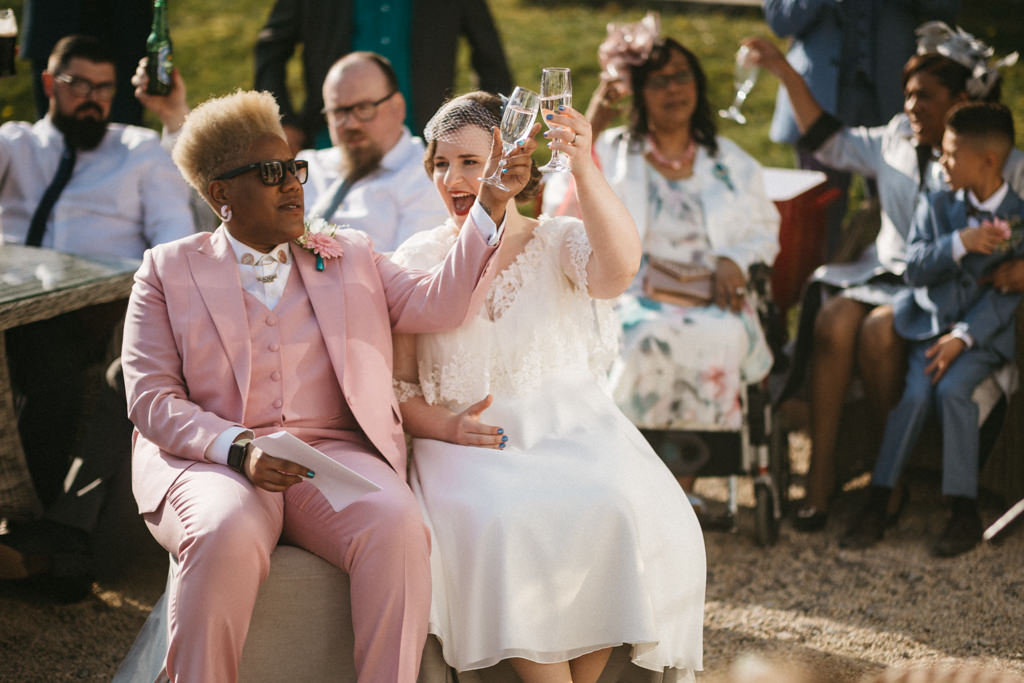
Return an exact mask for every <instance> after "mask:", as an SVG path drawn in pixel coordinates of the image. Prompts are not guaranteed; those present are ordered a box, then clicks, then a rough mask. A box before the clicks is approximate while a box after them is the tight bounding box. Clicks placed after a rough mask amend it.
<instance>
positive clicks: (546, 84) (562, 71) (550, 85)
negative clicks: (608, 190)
mask: <svg viewBox="0 0 1024 683" xmlns="http://www.w3.org/2000/svg"><path fill="white" fill-rule="evenodd" d="M559 106H564V107H571V106H572V80H571V78H570V77H569V69H566V68H563V67H549V68H546V69H542V70H541V72H540V111H541V116H542V117H544V123H546V124H547V127H548V128H549V129H552V128H557V127H558V126H555V125H554V124H552V123H551V122H550V121H548V114H557V113H558V107H559ZM568 170H570V168H569V163H568V162H567V161H566V159H565V156H564V155H563V154H562V153H561V152H558V151H555V150H553V151H552V152H551V160H550V161H549V162H548V163H547V164H545V165H543V166H541V167H540V172H541V173H559V172H561V171H568Z"/></svg>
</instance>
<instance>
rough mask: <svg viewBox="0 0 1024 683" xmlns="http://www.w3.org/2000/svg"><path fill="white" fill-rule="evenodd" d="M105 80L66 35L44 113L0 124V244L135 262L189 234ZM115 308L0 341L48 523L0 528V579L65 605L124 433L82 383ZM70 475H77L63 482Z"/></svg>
mask: <svg viewBox="0 0 1024 683" xmlns="http://www.w3.org/2000/svg"><path fill="white" fill-rule="evenodd" d="M115 80H116V76H115V68H114V58H113V55H112V54H111V53H110V51H109V49H108V48H107V47H106V46H105V45H103V44H102V43H100V42H99V41H98V40H97V39H95V38H92V37H88V36H68V37H66V38H64V39H62V40H61V41H59V42H58V43H57V45H56V46H55V47H54V50H53V53H52V54H51V55H50V60H49V63H48V66H47V70H46V71H45V72H43V74H42V82H43V87H44V89H45V91H46V93H47V95H48V97H49V100H50V106H49V112H48V113H47V115H46V116H45V117H43V118H42V119H41V120H39V121H38V122H36V123H35V124H30V123H26V122H9V123H5V124H4V125H3V126H0V225H2V227H0V234H2V237H3V242H5V243H10V244H27V245H29V246H41V247H48V248H51V249H56V250H58V251H63V252H67V253H71V254H76V255H80V256H87V257H88V256H120V257H128V258H141V257H142V254H143V252H144V251H145V250H146V249H148V248H149V247H152V246H155V245H156V244H160V243H163V242H169V241H172V240H175V239H178V238H181V237H185V236H187V235H189V234H191V233H193V232H194V231H195V229H194V226H193V217H192V212H191V210H190V205H189V197H190V191H189V189H188V187H187V185H185V182H184V180H183V178H182V177H181V174H180V173H179V172H178V169H177V168H176V167H175V166H174V164H173V162H172V161H171V159H170V155H169V154H168V153H167V152H166V151H165V150H164V149H163V148H162V147H161V145H160V139H159V137H158V136H157V134H156V133H154V132H153V131H151V130H148V129H146V128H139V127H136V126H126V125H121V124H114V123H110V121H109V119H110V108H111V101H112V99H113V96H114V89H115ZM124 309H125V303H124V302H114V303H112V304H106V305H102V306H94V307H91V308H88V309H83V310H81V311H76V312H72V313H68V314H65V315H61V316H58V317H56V318H51V319H49V320H43V321H39V322H36V323H32V324H30V325H24V326H22V327H18V328H14V329H11V330H8V332H7V334H6V344H7V352H8V353H7V355H8V362H9V367H10V374H11V384H12V386H13V389H14V391H15V396H16V397H17V402H18V404H19V405H20V410H19V415H18V431H19V434H20V436H21V440H22V445H23V447H24V450H25V459H26V462H27V464H28V466H29V470H30V472H31V474H32V480H33V484H34V485H35V488H36V492H37V494H38V495H39V498H40V500H41V501H42V502H43V505H44V507H45V508H46V510H47V512H46V514H45V516H44V517H43V518H42V519H39V520H32V521H28V522H18V521H7V520H0V579H9V578H23V577H25V576H28V575H32V574H37V573H47V572H49V573H51V574H53V575H54V576H56V577H59V578H61V579H66V581H65V582H63V583H62V584H59V587H60V589H61V590H62V591H65V594H64V597H66V598H73V597H80V596H81V595H83V594H84V593H85V592H86V591H87V590H88V587H89V583H90V581H89V575H90V573H91V563H90V560H89V536H90V533H91V532H92V530H93V528H94V526H95V523H96V521H97V518H98V516H99V511H100V508H101V507H102V504H103V502H104V499H105V496H106V493H107V485H106V482H108V481H109V479H110V478H111V477H113V476H114V474H115V473H116V472H117V471H118V469H119V468H120V467H122V466H123V464H124V463H125V462H127V455H128V451H129V447H130V434H131V431H130V423H128V421H127V419H126V413H127V410H126V407H125V399H124V393H123V391H122V392H120V393H118V392H116V391H114V390H113V388H111V387H108V386H100V387H95V386H94V385H96V384H101V383H99V382H90V381H89V379H88V378H89V377H90V376H91V375H90V372H91V368H94V367H96V366H99V367H102V365H103V364H106V363H108V362H109V361H110V360H111V359H112V358H113V357H114V356H115V355H116V352H111V351H110V349H112V348H114V347H115V346H117V342H116V340H114V339H113V338H114V337H115V336H118V335H117V330H118V329H119V327H120V322H121V320H122V319H123V316H124ZM87 387H93V388H92V389H91V391H90V392H89V393H90V394H91V395H92V400H90V401H89V403H88V405H86V403H85V402H84V401H83V396H84V395H85V394H86V393H87ZM85 408H88V409H89V410H88V412H89V415H88V416H87V417H85V416H83V409H85ZM79 424H81V425H82V426H83V430H82V431H79ZM78 457H80V458H81V461H79V462H78V463H77V464H72V462H74V461H75V460H76V458H78ZM69 467H70V468H71V470H73V471H74V472H75V473H76V475H75V476H68V477H67V478H65V474H66V473H67V472H68V471H69Z"/></svg>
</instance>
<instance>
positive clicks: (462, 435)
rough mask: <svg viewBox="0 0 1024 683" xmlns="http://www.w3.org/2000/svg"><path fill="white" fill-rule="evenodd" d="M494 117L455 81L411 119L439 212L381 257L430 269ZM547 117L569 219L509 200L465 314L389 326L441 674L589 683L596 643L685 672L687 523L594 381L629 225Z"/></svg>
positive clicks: (699, 570) (599, 649)
mask: <svg viewBox="0 0 1024 683" xmlns="http://www.w3.org/2000/svg"><path fill="white" fill-rule="evenodd" d="M500 117H501V101H500V100H499V99H498V98H496V97H494V96H493V95H488V94H485V93H470V94H469V95H463V96H462V97H459V98H456V99H454V100H452V101H451V102H449V103H447V104H446V105H444V106H443V107H442V108H441V109H440V110H439V111H438V113H437V114H436V115H435V116H434V118H433V119H432V120H431V121H430V123H428V124H427V129H426V135H425V137H426V138H427V141H428V147H427V154H426V157H425V163H426V166H427V170H428V171H429V172H431V173H432V177H433V179H434V183H435V186H436V187H437V189H438V192H439V193H440V194H441V197H442V198H443V200H444V202H445V204H446V205H447V206H448V210H449V215H450V219H449V221H448V222H446V223H445V224H444V225H441V226H439V227H438V228H436V229H434V230H431V231H428V232H424V233H419V234H417V235H414V236H413V237H412V238H410V239H409V240H408V241H407V242H406V243H405V244H403V245H402V246H401V247H400V248H399V249H398V251H397V252H396V253H395V255H394V257H393V258H394V260H395V261H397V262H399V263H402V264H405V265H410V266H414V267H421V268H430V267H433V266H435V265H436V264H438V263H440V261H441V260H442V259H443V257H444V255H445V253H446V252H447V251H448V249H449V247H450V246H451V245H452V244H454V242H455V237H456V234H457V232H458V230H459V229H460V227H461V226H462V224H463V222H464V221H465V218H466V216H467V215H468V213H469V212H470V210H471V206H472V205H473V203H474V201H475V199H476V195H477V191H478V189H479V187H480V181H479V176H481V175H483V173H482V172H483V169H484V166H485V164H486V162H487V160H488V157H489V156H490V155H491V154H492V153H493V154H496V153H497V150H498V148H496V147H493V148H492V145H495V144H496V142H495V141H496V138H493V139H492V134H491V133H490V132H489V130H490V129H491V127H492V126H498V124H499V121H500ZM552 123H555V124H558V125H559V126H562V127H561V128H556V129H552V131H549V133H546V135H547V136H549V139H550V140H551V141H552V143H551V145H550V146H551V147H552V149H557V150H559V151H562V152H564V153H566V154H567V155H568V156H569V157H570V160H571V162H572V167H573V171H572V173H573V175H574V176H575V180H576V187H577V191H578V196H579V205H580V208H581V210H582V216H583V220H582V222H581V221H580V220H578V219H575V218H547V217H542V218H541V219H540V220H539V221H538V220H534V219H530V218H526V217H524V216H521V215H520V214H519V213H518V212H517V211H516V206H515V201H514V200H510V201H509V203H508V206H507V209H506V212H505V221H504V236H503V238H502V246H501V248H500V249H499V251H498V253H497V254H496V256H495V258H496V260H497V263H496V264H495V265H494V266H493V267H496V268H497V269H498V273H497V276H496V277H495V279H494V282H493V284H492V286H491V288H490V290H489V291H488V293H487V298H486V299H485V302H484V305H483V307H482V310H481V313H480V314H479V316H477V317H476V318H475V319H473V320H471V321H470V322H469V323H467V324H465V325H464V326H463V327H461V328H459V329H458V330H456V331H454V332H449V333H445V334H433V335H421V336H419V337H417V338H415V339H414V340H413V339H411V338H396V365H395V376H396V378H397V379H396V390H397V392H398V394H399V400H400V401H401V405H402V413H403V417H404V418H405V422H406V430H407V432H408V433H410V434H411V435H412V436H413V437H414V440H413V452H414V471H413V477H412V485H413V488H414V490H415V491H416V494H417V496H418V497H419V499H420V501H421V502H422V505H423V510H424V516H425V518H426V520H427V523H428V525H429V526H430V529H431V533H432V543H433V545H432V555H431V571H432V574H433V604H432V607H431V618H430V631H431V632H432V633H434V634H436V635H437V636H438V638H439V639H440V641H441V643H442V646H443V650H444V656H445V660H446V661H447V662H448V663H449V664H450V665H451V666H453V667H454V668H455V669H456V670H458V671H466V670H470V669H479V668H483V667H487V666H490V665H492V664H495V663H497V662H499V661H501V660H506V659H508V660H511V664H512V666H513V667H514V668H515V670H516V672H517V673H518V674H519V676H520V677H521V678H523V680H525V681H527V682H531V681H556V680H557V681H574V682H576V683H580V682H581V681H595V680H596V679H597V678H598V676H599V675H600V673H601V671H602V670H603V668H604V666H605V663H606V662H607V660H608V656H609V653H610V652H611V649H612V648H613V647H615V646H617V645H620V644H629V645H631V647H632V660H633V662H634V663H635V664H637V665H639V666H641V667H644V668H647V669H651V670H655V671H660V670H663V669H666V668H671V669H676V670H679V671H681V672H682V676H681V678H683V679H684V680H685V679H692V678H693V672H694V671H697V670H700V669H701V652H702V629H703V605H704V585H705V556H704V542H703V537H702V536H701V532H700V527H699V526H698V524H697V520H696V517H695V515H694V513H693V510H692V509H691V508H690V505H689V503H688V502H687V499H686V496H685V495H684V493H683V491H682V490H681V489H680V488H679V485H678V484H677V483H676V481H675V479H674V478H673V477H672V475H671V474H670V473H669V471H668V469H666V467H665V465H664V464H662V462H661V460H660V459H659V458H658V456H657V455H656V454H655V453H654V451H652V450H651V448H650V447H649V446H648V444H647V442H646V441H645V440H644V439H643V437H642V436H641V435H640V433H639V432H638V431H637V430H636V429H635V428H634V427H633V425H632V424H630V422H629V421H628V420H627V419H626V418H625V416H624V415H623V414H622V413H621V412H620V411H619V410H618V408H616V406H615V403H614V402H613V401H612V399H611V398H610V396H609V394H608V393H607V391H606V390H605V388H604V387H603V385H602V378H603V375H604V371H605V370H606V369H607V367H608V365H609V364H610V362H611V360H612V359H613V358H614V354H615V342H616V338H615V335H616V330H617V329H618V325H617V324H616V323H615V321H614V319H613V318H612V317H611V306H610V302H609V301H607V300H608V299H612V298H614V297H616V296H618V295H619V294H620V293H621V292H622V291H624V290H625V289H626V287H627V285H628V284H629V283H630V281H631V280H632V278H633V275H634V273H635V272H636V270H637V268H638V267H639V263H640V242H639V238H638V236H637V231H636V226H635V225H634V223H633V221H632V219H631V218H630V216H629V214H628V212H627V211H626V209H625V208H624V207H623V205H622V204H621V203H620V202H619V200H618V199H617V198H616V197H615V194H614V193H613V192H612V191H611V190H610V188H609V187H608V185H607V183H606V181H605V180H604V176H603V175H602V173H601V171H600V169H598V168H597V166H596V165H595V164H594V162H593V160H592V158H591V156H590V154H589V150H590V145H591V142H592V140H591V132H590V126H589V124H588V123H587V121H586V119H585V118H584V117H583V116H582V115H580V114H579V113H578V112H576V111H575V110H572V109H565V110H564V111H561V112H555V113H554V118H553V119H552ZM517 170H518V169H517ZM533 171H534V173H535V172H536V169H535V167H534V169H533ZM508 175H509V176H514V177H513V178H512V180H510V181H509V184H510V185H513V181H516V182H518V183H519V185H513V186H514V187H518V186H522V185H523V184H524V181H525V178H521V177H520V176H522V175H523V174H522V173H509V174H508ZM535 183H536V178H535V177H534V178H533V179H532V181H531V184H535ZM522 196H523V195H522V193H520V198H522ZM476 210H479V207H477V208H476ZM481 414H482V417H483V419H485V420H486V422H487V423H488V424H484V423H482V422H481V421H480V418H481ZM490 425H494V426H490Z"/></svg>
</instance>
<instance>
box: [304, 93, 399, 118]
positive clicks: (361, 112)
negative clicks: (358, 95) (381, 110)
mask: <svg viewBox="0 0 1024 683" xmlns="http://www.w3.org/2000/svg"><path fill="white" fill-rule="evenodd" d="M397 92H398V91H397V90H392V91H391V92H389V93H388V94H387V95H385V96H384V97H382V98H380V99H379V100H376V101H374V102H357V103H356V104H353V105H351V106H348V107H334V108H332V109H328V108H327V107H324V108H323V109H321V110H320V113H321V114H327V115H328V116H330V117H331V118H334V119H336V120H337V121H338V122H339V123H342V122H344V121H345V119H347V118H348V115H349V114H351V115H352V116H354V117H356V120H357V121H362V122H363V123H366V122H368V121H373V119H374V117H375V116H377V107H379V106H380V105H382V104H384V103H385V102H387V101H388V100H390V99H391V98H392V97H394V96H395V93H397Z"/></svg>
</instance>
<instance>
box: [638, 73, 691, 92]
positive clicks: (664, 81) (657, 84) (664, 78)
mask: <svg viewBox="0 0 1024 683" xmlns="http://www.w3.org/2000/svg"><path fill="white" fill-rule="evenodd" d="M691 82H693V72H692V71H677V72H675V73H674V74H654V75H653V76H650V77H649V78H648V79H647V82H646V83H644V87H645V88H650V89H651V90H664V89H665V88H667V87H668V86H669V85H671V84H673V83H675V84H676V85H686V84H687V83H691Z"/></svg>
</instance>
